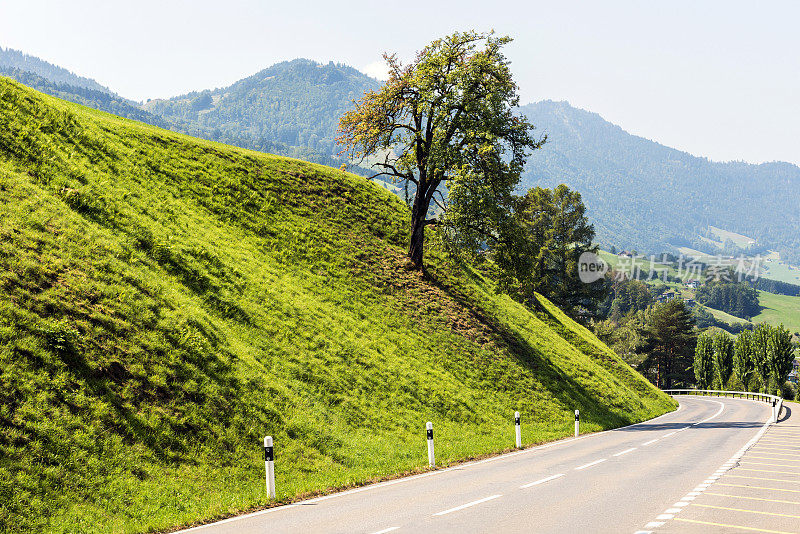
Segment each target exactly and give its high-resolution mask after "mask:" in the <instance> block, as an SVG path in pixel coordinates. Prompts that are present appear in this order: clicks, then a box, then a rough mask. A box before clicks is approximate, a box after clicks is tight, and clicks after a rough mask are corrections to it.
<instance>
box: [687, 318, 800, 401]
mask: <svg viewBox="0 0 800 534" xmlns="http://www.w3.org/2000/svg"><path fill="white" fill-rule="evenodd" d="M794 359H795V346H794V343H793V342H792V333H791V332H790V331H789V330H787V329H786V328H784V326H783V325H781V326H771V325H768V324H764V323H762V324H759V325H757V326H756V327H755V329H754V330H752V331H751V330H745V331H743V332H742V333H740V334H739V335H738V336H737V337H736V339H735V340H734V339H733V338H732V337H731V336H729V335H728V334H727V333H725V332H719V333H717V334H715V335H714V336H713V337H712V336H710V335H709V334H705V333H704V334H701V335H700V336H699V337H698V339H697V347H696V349H695V355H694V362H693V364H692V369H693V371H694V376H695V380H696V383H697V387H698V388H699V389H727V390H731V391H758V392H762V393H769V394H772V395H776V394H780V395H784V392H785V391H784V390H785V384H786V379H787V378H788V376H789V373H790V372H791V371H792V365H793V363H794ZM786 389H787V393H788V394H789V396H791V395H792V394H791V393H789V392H791V391H793V390H791V388H786Z"/></svg>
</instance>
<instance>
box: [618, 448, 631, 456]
mask: <svg viewBox="0 0 800 534" xmlns="http://www.w3.org/2000/svg"><path fill="white" fill-rule="evenodd" d="M635 450H636V447H631V448H630V449H625V450H624V451H622V452H618V453H617V454H615V455H614V456H622V455H623V454H628V453H629V452H633V451H635Z"/></svg>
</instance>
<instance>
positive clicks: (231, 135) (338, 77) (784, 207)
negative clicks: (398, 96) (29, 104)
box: [0, 50, 800, 263]
mask: <svg viewBox="0 0 800 534" xmlns="http://www.w3.org/2000/svg"><path fill="white" fill-rule="evenodd" d="M0 74H2V75H6V76H10V77H12V78H15V79H17V80H18V81H20V82H22V83H25V84H26V85H30V86H32V87H34V88H36V89H38V90H41V91H43V92H46V93H49V94H53V95H54V96H58V97H60V98H64V99H66V100H71V101H73V102H77V103H81V104H84V105H87V106H90V107H95V108H97V109H101V110H104V111H108V112H111V113H114V114H117V115H121V116H124V117H128V118H132V119H136V120H140V121H143V122H147V123H150V124H154V125H157V126H161V127H165V128H169V129H171V130H175V131H178V132H182V133H188V134H190V135H194V136H197V137H201V138H205V139H210V140H214V141H220V142H223V143H227V144H232V145H236V146H240V147H243V148H250V149H254V150H259V151H264V152H271V153H275V154H279V155H287V156H292V157H296V158H300V159H306V160H309V161H313V162H317V163H323V164H327V165H331V166H339V165H340V164H341V163H342V160H341V159H340V157H339V156H338V155H337V151H338V148H337V147H336V144H335V135H336V125H337V122H338V119H339V117H340V116H341V115H342V113H344V111H346V110H347V109H349V108H350V107H351V106H352V101H353V100H354V99H356V98H359V97H360V96H361V95H362V94H364V92H366V91H369V90H374V89H377V88H378V87H380V82H378V81H377V80H375V79H374V78H371V77H369V76H367V75H366V74H363V73H361V72H359V71H358V70H356V69H354V68H352V67H348V66H346V65H343V64H337V63H327V64H320V63H316V62H314V61H311V60H307V59H296V60H293V61H287V62H282V63H278V64H276V65H273V66H272V67H269V68H267V69H264V70H262V71H260V72H258V73H256V74H254V75H252V76H250V77H247V78H244V79H242V80H240V81H238V82H236V83H234V84H232V85H230V86H228V87H224V88H218V89H206V90H202V91H197V92H192V93H188V94H185V95H180V96H177V97H174V98H170V99H166V100H150V101H148V102H147V103H144V104H138V103H135V102H131V101H128V100H125V99H124V98H122V97H120V96H119V95H116V94H114V93H112V92H111V91H110V90H109V89H107V88H105V87H103V86H101V85H100V84H98V83H97V82H94V81H93V80H89V79H87V78H82V77H79V76H76V75H74V74H72V73H69V72H68V71H65V70H64V69H61V68H59V67H56V66H54V65H51V64H49V63H46V62H44V61H41V60H38V59H36V58H31V57H30V56H25V55H24V54H22V53H21V52H16V51H9V50H6V51H2V50H0ZM521 111H522V112H523V113H524V114H525V115H526V116H527V117H528V118H529V119H530V120H531V122H532V123H533V124H534V125H536V127H537V132H538V133H539V134H546V135H547V136H548V142H547V143H546V144H545V145H544V147H543V148H542V149H540V150H538V151H536V152H535V153H534V154H532V156H531V157H530V159H529V162H528V165H527V167H526V171H525V173H524V175H523V177H522V180H521V183H520V187H519V191H520V192H524V191H525V190H527V189H528V188H530V187H533V186H537V185H539V186H545V187H552V186H555V185H558V184H560V183H565V184H567V185H568V186H570V187H571V188H573V189H576V190H577V191H579V192H580V193H581V194H582V196H583V199H584V202H585V203H586V205H587V208H588V214H589V217H590V218H591V220H592V222H593V223H594V224H595V229H596V231H597V241H598V243H599V244H601V245H603V246H604V247H611V246H615V247H617V248H621V249H622V248H625V249H635V250H637V251H639V252H641V253H659V252H666V251H670V252H676V251H677V249H678V248H679V247H690V248H692V249H695V250H700V251H703V252H706V253H712V254H713V253H716V252H718V251H719V250H720V249H719V247H718V246H716V245H714V244H713V243H711V242H710V241H709V240H708V239H706V237H707V233H708V229H709V227H710V226H714V227H718V228H722V229H724V230H727V231H730V232H735V233H738V234H744V235H747V236H749V237H751V238H753V239H754V240H755V245H752V246H750V249H749V250H750V252H752V253H755V252H765V251H767V250H775V251H778V252H780V254H781V257H782V258H783V259H785V260H788V261H791V262H793V263H800V209H798V208H800V187H799V186H800V168H799V167H797V166H795V165H792V164H789V163H780V162H774V163H764V164H760V165H753V164H748V163H744V162H724V163H723V162H714V161H711V160H709V159H706V158H702V157H696V156H693V155H691V154H689V153H686V152H682V151H679V150H675V149H672V148H669V147H667V146H664V145H661V144H659V143H656V142H654V141H651V140H649V139H645V138H643V137H638V136H635V135H631V134H629V133H628V132H626V131H625V130H623V129H622V128H621V127H619V126H617V125H615V124H612V123H610V122H608V121H606V120H604V119H603V118H602V117H601V116H600V115H598V114H596V113H592V112H589V111H585V110H582V109H578V108H575V107H573V106H570V105H569V104H568V103H566V102H553V101H542V102H538V103H532V104H528V105H525V106H522V108H521ZM732 112H733V111H732ZM355 170H356V172H359V171H360V172H361V173H362V174H367V173H368V172H369V171H368V170H366V169H355Z"/></svg>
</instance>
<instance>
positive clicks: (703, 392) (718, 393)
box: [662, 389, 783, 423]
mask: <svg viewBox="0 0 800 534" xmlns="http://www.w3.org/2000/svg"><path fill="white" fill-rule="evenodd" d="M662 391H663V392H664V393H666V394H667V395H670V396H673V395H698V396H703V397H731V398H739V399H750V400H754V401H761V402H765V403H767V404H771V405H772V422H773V423H777V422H778V416H779V415H780V413H781V408H783V399H782V398H781V397H778V396H776V395H767V394H766V393H754V392H752V391H724V390H721V389H664V390H662Z"/></svg>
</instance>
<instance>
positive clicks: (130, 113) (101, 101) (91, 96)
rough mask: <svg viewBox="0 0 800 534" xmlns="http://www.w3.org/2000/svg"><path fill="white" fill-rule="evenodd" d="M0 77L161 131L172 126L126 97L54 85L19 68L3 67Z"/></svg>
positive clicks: (60, 84) (79, 87) (64, 85)
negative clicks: (146, 124) (143, 123)
mask: <svg viewBox="0 0 800 534" xmlns="http://www.w3.org/2000/svg"><path fill="white" fill-rule="evenodd" d="M0 76H8V77H9V78H13V79H15V80H17V81H18V82H19V83H22V84H25V85H27V86H28V87H32V88H33V89H36V90H37V91H41V92H43V93H47V94H48V95H51V96H55V97H57V98H62V99H64V100H69V101H70V102H75V103H76V104H81V105H84V106H87V107H90V108H93V109H99V110H100V111H105V112H107V113H111V114H113V115H117V116H119V117H125V118H127V119H133V120H136V121H141V122H146V123H148V124H152V125H154V126H158V127H160V128H167V127H168V126H169V125H168V124H167V122H166V121H165V120H163V119H161V118H160V117H156V116H155V115H153V114H151V113H148V112H146V111H144V110H142V109H140V108H139V107H138V106H137V105H136V103H135V102H130V101H128V100H125V99H124V98H122V97H119V96H117V95H114V94H113V93H109V92H107V91H100V90H97V89H89V88H87V87H83V86H77V85H69V84H67V83H60V82H52V81H50V80H48V79H46V78H44V77H42V76H39V75H38V74H35V73H33V72H28V71H23V70H21V69H18V68H15V67H7V66H0Z"/></svg>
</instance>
